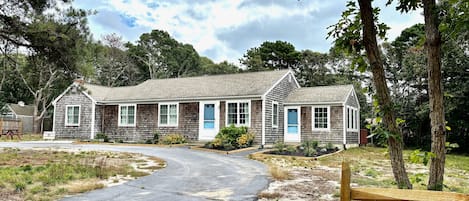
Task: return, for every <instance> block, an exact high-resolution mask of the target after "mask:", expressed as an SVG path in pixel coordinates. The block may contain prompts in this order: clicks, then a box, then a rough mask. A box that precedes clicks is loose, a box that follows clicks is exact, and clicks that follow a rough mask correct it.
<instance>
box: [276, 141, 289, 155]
mask: <svg viewBox="0 0 469 201" xmlns="http://www.w3.org/2000/svg"><path fill="white" fill-rule="evenodd" d="M274 148H275V151H276V152H277V153H283V151H285V149H286V148H287V145H286V144H285V143H284V142H282V141H278V142H277V143H275V144H274Z"/></svg>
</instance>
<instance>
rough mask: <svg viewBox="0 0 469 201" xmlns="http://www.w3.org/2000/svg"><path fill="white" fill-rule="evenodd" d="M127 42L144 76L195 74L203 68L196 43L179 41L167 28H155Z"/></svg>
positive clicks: (149, 77)
mask: <svg viewBox="0 0 469 201" xmlns="http://www.w3.org/2000/svg"><path fill="white" fill-rule="evenodd" d="M126 46H127V48H128V53H129V55H130V56H131V57H132V58H133V59H134V61H135V63H136V64H137V66H138V67H139V72H140V73H139V74H140V76H141V78H140V79H141V80H147V79H156V78H173V77H183V76H191V75H197V74H199V72H200V70H201V69H200V59H199V54H198V53H197V51H195V49H194V47H192V45H190V44H183V43H179V42H178V41H176V40H175V39H174V38H172V37H171V36H170V35H169V33H168V32H166V31H162V30H152V31H151V32H150V33H144V34H142V35H141V36H140V38H139V40H138V41H137V45H133V44H132V43H127V44H126Z"/></svg>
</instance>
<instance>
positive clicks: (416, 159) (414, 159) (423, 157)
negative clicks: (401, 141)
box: [409, 149, 435, 166]
mask: <svg viewBox="0 0 469 201" xmlns="http://www.w3.org/2000/svg"><path fill="white" fill-rule="evenodd" d="M433 157H435V154H434V153H432V152H427V151H424V152H421V150H420V149H416V150H414V151H413V152H412V153H410V155H409V161H410V162H411V163H421V164H423V165H425V166H426V165H427V164H428V162H429V161H430V159H431V158H433Z"/></svg>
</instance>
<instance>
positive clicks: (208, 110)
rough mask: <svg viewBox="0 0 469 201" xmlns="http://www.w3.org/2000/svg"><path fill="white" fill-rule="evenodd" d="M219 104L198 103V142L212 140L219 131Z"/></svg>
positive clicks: (214, 102) (211, 102)
mask: <svg viewBox="0 0 469 201" xmlns="http://www.w3.org/2000/svg"><path fill="white" fill-rule="evenodd" d="M219 110H220V102H218V101H201V102H200V103H199V140H213V139H214V138H215V136H216V135H217V133H218V130H219V127H220V126H219V116H220V111H219Z"/></svg>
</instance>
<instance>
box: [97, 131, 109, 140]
mask: <svg viewBox="0 0 469 201" xmlns="http://www.w3.org/2000/svg"><path fill="white" fill-rule="evenodd" d="M96 139H103V141H104V142H109V138H108V136H107V135H106V134H104V133H98V134H96Z"/></svg>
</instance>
